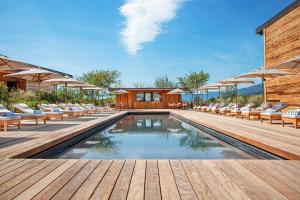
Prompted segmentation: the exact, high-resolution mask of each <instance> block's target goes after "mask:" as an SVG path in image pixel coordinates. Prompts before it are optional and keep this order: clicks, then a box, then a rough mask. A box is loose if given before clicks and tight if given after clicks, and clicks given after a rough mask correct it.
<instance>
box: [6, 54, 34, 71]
mask: <svg viewBox="0 0 300 200" xmlns="http://www.w3.org/2000/svg"><path fill="white" fill-rule="evenodd" d="M31 68H34V66H33V65H30V64H28V63H24V62H22V61H18V60H13V59H11V58H8V57H6V56H0V71H9V70H24V69H31Z"/></svg>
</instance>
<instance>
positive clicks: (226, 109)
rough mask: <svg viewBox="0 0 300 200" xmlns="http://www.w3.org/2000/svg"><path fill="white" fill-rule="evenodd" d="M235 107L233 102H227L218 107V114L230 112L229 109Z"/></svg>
mask: <svg viewBox="0 0 300 200" xmlns="http://www.w3.org/2000/svg"><path fill="white" fill-rule="evenodd" d="M234 108H237V106H236V105H235V104H233V103H230V104H228V105H227V106H225V107H223V108H220V110H219V114H220V115H224V116H225V115H227V114H228V113H230V112H231V109H234Z"/></svg>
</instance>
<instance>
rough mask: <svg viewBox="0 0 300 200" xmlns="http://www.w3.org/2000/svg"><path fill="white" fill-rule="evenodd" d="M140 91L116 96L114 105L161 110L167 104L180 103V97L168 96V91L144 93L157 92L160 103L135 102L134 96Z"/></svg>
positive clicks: (131, 91)
mask: <svg viewBox="0 0 300 200" xmlns="http://www.w3.org/2000/svg"><path fill="white" fill-rule="evenodd" d="M138 92H142V91H140V90H139V91H134V90H130V91H128V94H123V95H116V104H117V105H119V104H120V102H122V103H123V104H126V105H127V108H129V109H162V108H168V103H178V102H180V95H168V94H166V93H167V92H169V91H157V90H154V91H146V92H158V93H159V94H160V95H161V102H136V99H135V98H136V94H137V93H138Z"/></svg>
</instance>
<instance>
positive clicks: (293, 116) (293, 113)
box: [281, 109, 300, 128]
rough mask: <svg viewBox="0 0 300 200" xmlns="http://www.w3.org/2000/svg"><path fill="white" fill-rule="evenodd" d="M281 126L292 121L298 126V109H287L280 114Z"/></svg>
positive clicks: (299, 120) (299, 119)
mask: <svg viewBox="0 0 300 200" xmlns="http://www.w3.org/2000/svg"><path fill="white" fill-rule="evenodd" d="M281 122H282V126H284V125H285V123H293V124H294V127H295V128H298V122H300V109H296V110H289V111H288V112H287V113H286V114H282V116H281Z"/></svg>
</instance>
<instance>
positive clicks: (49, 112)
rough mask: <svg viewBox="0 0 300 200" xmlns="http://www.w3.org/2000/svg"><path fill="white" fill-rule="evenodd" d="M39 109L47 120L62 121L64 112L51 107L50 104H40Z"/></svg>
mask: <svg viewBox="0 0 300 200" xmlns="http://www.w3.org/2000/svg"><path fill="white" fill-rule="evenodd" d="M40 109H41V110H42V112H43V114H46V118H47V119H52V118H54V119H61V120H64V112H63V111H61V110H60V109H58V108H55V107H52V106H51V105H50V104H41V105H40Z"/></svg>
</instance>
